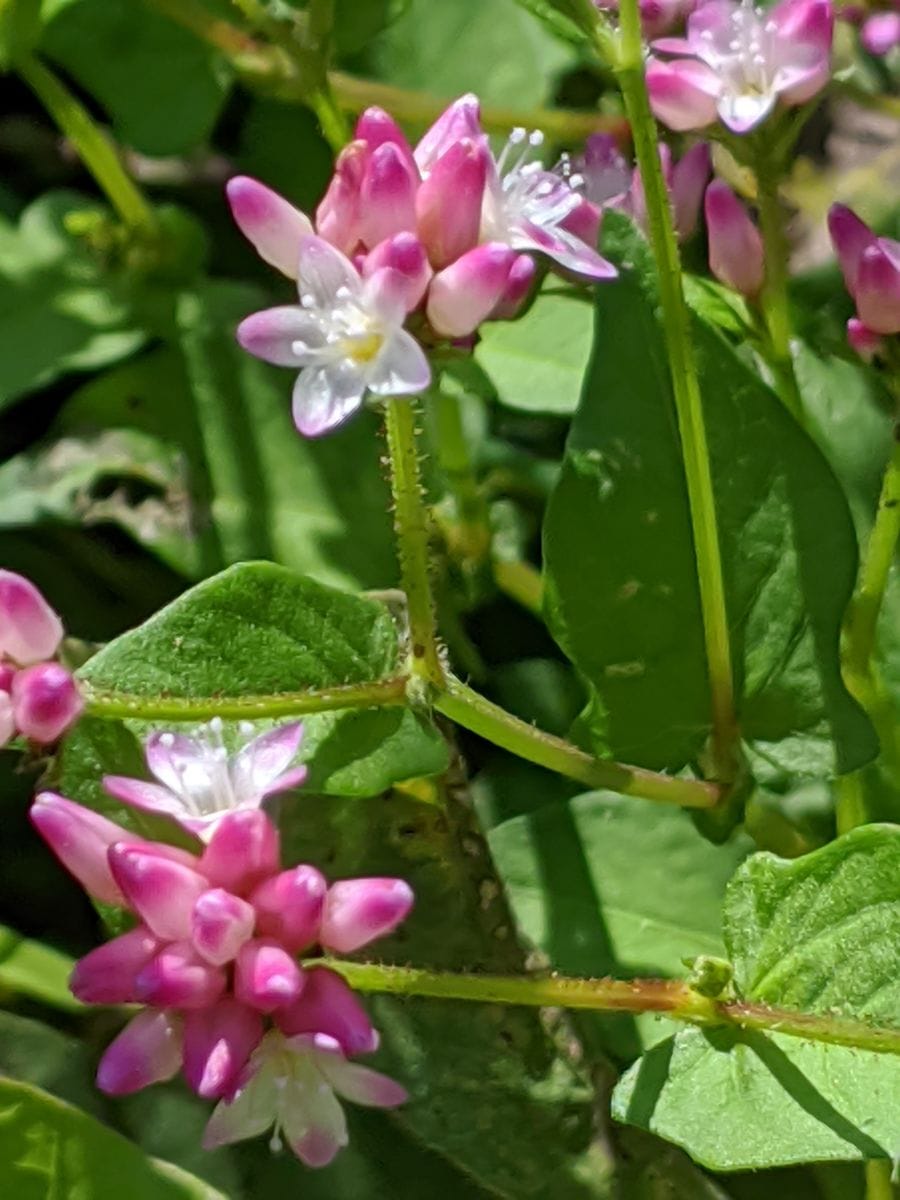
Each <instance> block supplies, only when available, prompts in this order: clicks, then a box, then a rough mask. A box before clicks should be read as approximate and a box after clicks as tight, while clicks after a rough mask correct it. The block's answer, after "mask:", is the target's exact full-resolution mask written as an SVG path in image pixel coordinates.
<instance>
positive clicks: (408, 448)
mask: <svg viewBox="0 0 900 1200" xmlns="http://www.w3.org/2000/svg"><path fill="white" fill-rule="evenodd" d="M384 423H385V432H386V435H387V445H388V456H389V461H390V471H391V492H392V494H393V498H394V530H395V532H396V534H397V555H398V557H399V559H400V580H401V587H402V588H403V591H404V592H405V593H406V604H407V613H408V617H409V642H410V651H411V656H410V657H411V663H412V671H413V674H414V675H416V676H418V677H419V678H420V679H422V680H424V681H426V682H427V683H429V684H430V685H432V686H433V687H436V688H440V687H441V686H442V685H443V680H444V668H443V665H442V663H441V658H440V652H439V650H438V642H437V626H436V622H435V608H434V597H433V595H432V590H431V566H430V562H429V514H428V509H427V508H426V505H425V497H424V493H423V489H422V480H421V476H420V473H419V449H418V445H417V441H416V402H415V400H413V399H412V398H410V397H409V396H399V397H397V396H392V397H390V398H389V399H388V400H387V401H386V402H385V405H384Z"/></svg>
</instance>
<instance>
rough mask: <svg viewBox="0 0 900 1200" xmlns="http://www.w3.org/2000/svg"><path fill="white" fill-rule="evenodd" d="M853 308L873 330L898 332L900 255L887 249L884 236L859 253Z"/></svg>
mask: <svg viewBox="0 0 900 1200" xmlns="http://www.w3.org/2000/svg"><path fill="white" fill-rule="evenodd" d="M898 249H900V248H898ZM856 311H857V313H858V314H859V318H860V320H861V321H862V322H863V323H864V324H865V325H867V326H868V327H869V329H871V330H872V331H873V332H874V333H900V255H896V256H895V255H894V254H891V253H890V250H889V246H888V244H887V239H886V238H879V239H878V240H877V241H876V242H875V243H874V244H873V245H871V246H867V247H866V249H865V250H864V251H863V253H862V258H861V259H860V263H859V276H858V278H857V283H856Z"/></svg>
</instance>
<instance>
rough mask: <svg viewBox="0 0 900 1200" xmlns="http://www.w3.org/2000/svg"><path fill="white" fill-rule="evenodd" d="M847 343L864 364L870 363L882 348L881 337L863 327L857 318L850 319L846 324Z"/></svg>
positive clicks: (865, 326)
mask: <svg viewBox="0 0 900 1200" xmlns="http://www.w3.org/2000/svg"><path fill="white" fill-rule="evenodd" d="M847 341H848V342H849V343H850V345H851V346H852V347H853V349H854V350H855V351H856V353H857V354H858V355H859V356H860V358H864V359H865V360H866V362H871V360H872V359H873V358H874V357H875V355H876V354H878V353H879V351H880V350H881V348H882V340H881V335H880V334H877V333H875V332H873V330H871V329H869V327H868V326H867V325H863V323H862V321H860V320H859V318H858V317H851V318H850V320H849V321H848V322H847Z"/></svg>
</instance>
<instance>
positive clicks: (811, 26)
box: [647, 0, 834, 134]
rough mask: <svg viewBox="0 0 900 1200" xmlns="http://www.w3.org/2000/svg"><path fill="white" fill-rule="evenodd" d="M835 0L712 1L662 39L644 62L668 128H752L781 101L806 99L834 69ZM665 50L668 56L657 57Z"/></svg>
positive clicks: (650, 88) (655, 102) (791, 103)
mask: <svg viewBox="0 0 900 1200" xmlns="http://www.w3.org/2000/svg"><path fill="white" fill-rule="evenodd" d="M833 33H834V13H833V10H832V6H831V0H781V3H779V4H776V5H775V6H774V7H773V8H756V7H754V5H753V2H752V0H707V2H706V3H704V4H700V5H699V6H698V7H697V8H695V9H694V11H693V12H692V13H691V14H690V16H689V17H688V21H687V32H686V34H685V36H684V37H683V38H659V39H657V40H656V41H655V42H654V43H653V50H654V51H655V53H656V55H657V57H653V58H651V59H650V62H649V64H648V66H647V89H648V91H649V93H650V102H651V104H652V106H653V111H654V113H655V114H656V116H657V117H658V118H659V119H660V120H661V121H663V122H664V123H665V124H666V125H668V126H669V128H670V129H675V130H687V129H704V128H706V126H708V125H711V124H713V122H715V121H716V120H720V121H722V123H723V124H724V125H725V126H726V128H728V129H729V130H730V131H731V132H732V133H737V134H746V133H749V132H750V130H752V129H755V128H756V127H757V125H759V124H760V122H762V121H763V120H765V119H766V117H768V116H769V115H770V113H772V111H773V110H774V109H775V107H776V105H777V104H779V103H780V104H782V105H787V106H788V107H792V106H795V105H799V104H805V103H806V102H807V101H809V100H811V99H812V98H813V97H814V96H815V95H816V94H817V93H818V92H820V91H821V90H822V88H823V87H825V85H826V83H827V82H828V80H829V78H830V75H831V43H832V37H833ZM659 55H662V56H663V57H658V56H659Z"/></svg>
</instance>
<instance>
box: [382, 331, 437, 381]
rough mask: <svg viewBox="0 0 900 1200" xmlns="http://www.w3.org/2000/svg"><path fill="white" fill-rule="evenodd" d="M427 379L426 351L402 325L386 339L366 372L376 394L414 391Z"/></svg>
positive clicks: (428, 371)
mask: <svg viewBox="0 0 900 1200" xmlns="http://www.w3.org/2000/svg"><path fill="white" fill-rule="evenodd" d="M430 383H431V368H430V367H429V365H428V359H427V357H426V356H425V351H424V350H423V349H422V347H421V346H420V345H419V343H418V342H417V341H416V339H415V338H414V337H413V336H412V334H411V333H408V332H407V331H406V330H405V329H398V330H397V331H396V332H395V333H394V334H392V336H391V337H390V338H388V339H386V340H385V343H384V345H383V347H382V349H381V351H380V353H379V354H378V357H377V358H376V359H375V360H374V362H373V363H372V365H371V367H370V368H369V373H368V375H367V376H366V385H367V386H368V388H369V391H371V392H374V394H375V395H376V396H407V395H414V394H416V393H417V392H422V391H424V390H425V388H427V387H428V385H429V384H430Z"/></svg>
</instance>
